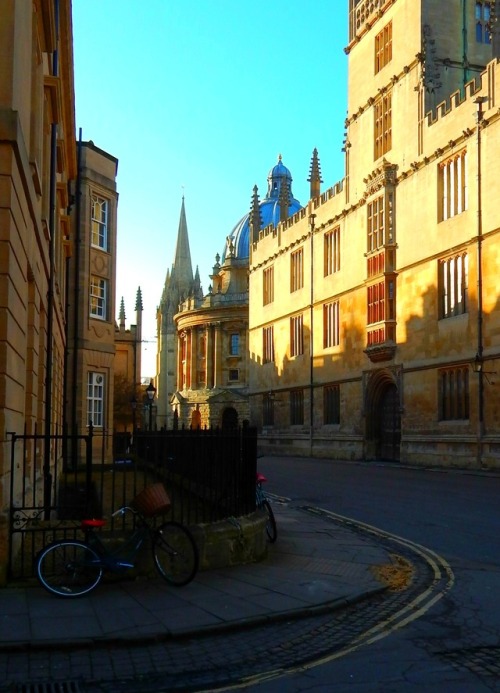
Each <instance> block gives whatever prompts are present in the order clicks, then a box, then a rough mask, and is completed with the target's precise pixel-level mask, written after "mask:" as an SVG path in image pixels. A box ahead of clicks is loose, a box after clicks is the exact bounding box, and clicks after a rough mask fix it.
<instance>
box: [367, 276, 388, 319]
mask: <svg viewBox="0 0 500 693" xmlns="http://www.w3.org/2000/svg"><path fill="white" fill-rule="evenodd" d="M367 291H368V316H367V323H368V325H373V324H374V323H376V322H381V321H382V320H385V283H384V282H379V283H378V284H374V285H373V286H369V287H368V289H367Z"/></svg>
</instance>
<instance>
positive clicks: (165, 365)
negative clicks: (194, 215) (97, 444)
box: [156, 196, 201, 428]
mask: <svg viewBox="0 0 500 693" xmlns="http://www.w3.org/2000/svg"><path fill="white" fill-rule="evenodd" d="M197 294H201V285H200V276H199V273H198V269H196V273H195V275H194V277H193V267H192V264H191V252H190V248H189V237H188V228H187V222H186V210H185V206H184V196H183V197H182V204H181V212H180V218H179V229H178V231H177V243H176V249H175V258H174V262H173V264H172V268H171V269H170V270H167V275H166V278H165V284H164V287H163V292H162V296H161V300H160V305H159V306H158V309H157V312H156V322H157V356H156V361H157V363H156V373H157V374H156V387H157V407H158V414H157V425H158V427H159V428H160V427H164V426H166V427H167V428H171V427H172V421H173V420H172V410H171V407H170V398H171V396H172V394H173V393H174V392H175V391H176V389H177V382H176V372H177V333H176V329H175V325H174V321H173V317H174V315H175V314H176V313H177V312H178V310H179V303H181V302H182V301H184V300H185V299H186V298H188V297H189V296H194V295H197Z"/></svg>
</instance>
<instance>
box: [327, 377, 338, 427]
mask: <svg viewBox="0 0 500 693" xmlns="http://www.w3.org/2000/svg"><path fill="white" fill-rule="evenodd" d="M323 423H324V424H325V425H326V424H339V423H340V387H339V386H338V385H325V387H324V388H323Z"/></svg>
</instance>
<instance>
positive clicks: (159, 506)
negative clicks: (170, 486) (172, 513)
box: [132, 483, 171, 517]
mask: <svg viewBox="0 0 500 693" xmlns="http://www.w3.org/2000/svg"><path fill="white" fill-rule="evenodd" d="M170 505H171V503H170V498H169V497H168V493H167V492H166V490H165V486H164V485H163V484H162V483H158V484H151V485H150V486H146V487H145V488H144V489H143V490H142V491H141V492H140V493H138V494H137V496H136V497H135V498H134V500H133V501H132V506H133V507H134V508H135V509H136V510H138V511H139V512H140V513H141V514H142V515H144V516H145V517H153V515H159V514H160V513H166V512H168V511H169V510H170Z"/></svg>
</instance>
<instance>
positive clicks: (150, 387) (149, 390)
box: [146, 380, 156, 431]
mask: <svg viewBox="0 0 500 693" xmlns="http://www.w3.org/2000/svg"><path fill="white" fill-rule="evenodd" d="M155 393H156V387H155V386H154V385H153V381H152V380H151V381H150V383H149V385H148V386H147V388H146V394H147V396H148V402H149V430H150V431H152V430H153V401H154V398H155Z"/></svg>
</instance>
